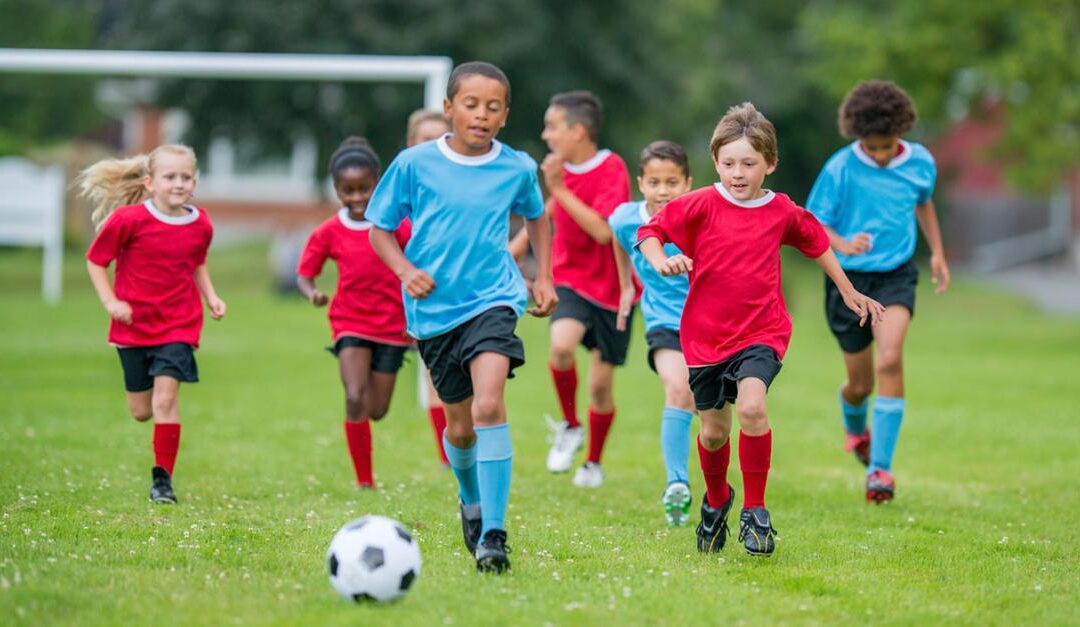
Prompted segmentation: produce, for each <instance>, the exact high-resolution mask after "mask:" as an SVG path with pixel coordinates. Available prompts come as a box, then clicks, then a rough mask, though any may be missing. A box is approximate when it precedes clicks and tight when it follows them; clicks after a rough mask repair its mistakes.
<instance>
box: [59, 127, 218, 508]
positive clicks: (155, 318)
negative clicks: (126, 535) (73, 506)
mask: <svg viewBox="0 0 1080 627" xmlns="http://www.w3.org/2000/svg"><path fill="white" fill-rule="evenodd" d="M79 184H80V188H81V193H82V195H83V196H85V197H87V198H89V199H90V200H91V201H92V202H93V203H94V205H95V209H94V214H93V216H92V217H93V220H94V224H95V225H96V226H97V228H98V233H97V236H96V237H95V238H94V241H93V243H91V244H90V249H89V250H88V251H87V252H86V269H87V272H89V273H90V282H91V283H93V285H94V290H95V291H96V292H97V295H98V298H99V299H100V300H101V304H102V305H104V307H105V311H107V312H108V313H109V317H110V318H111V319H112V321H111V323H110V326H109V343H110V344H112V345H113V346H115V347H116V349H117V351H118V353H119V354H120V366H121V367H122V368H123V370H124V387H125V388H126V389H127V401H128V408H129V409H130V410H131V415H132V416H133V417H134V418H135V420H138V421H139V422H145V421H146V420H149V419H150V418H151V417H153V419H154V443H153V448H154V466H153V468H152V469H151V473H150V474H151V478H152V479H153V484H152V486H151V488H150V500H151V501H153V502H154V503H176V493H175V492H174V491H173V486H172V475H173V470H174V467H175V464H176V454H177V452H178V451H179V449H180V411H179V407H178V403H177V396H178V394H179V392H180V382H181V381H183V382H186V383H195V382H196V381H198V380H199V369H198V367H197V365H196V363H195V349H197V348H198V347H199V335H200V334H201V332H202V325H203V311H202V303H201V302H200V299H199V295H200V293H201V294H202V298H204V299H205V300H206V305H207V307H209V308H210V316H211V317H212V318H213V319H214V320H220V319H221V318H222V317H223V316H224V315H225V302H224V301H222V300H221V299H220V298H218V295H217V292H215V291H214V284H213V283H212V282H211V281H210V271H209V270H207V268H206V252H207V250H208V249H209V248H210V240H211V238H212V237H213V234H214V229H213V226H211V224H210V218H208V217H207V215H206V210H205V209H200V208H197V207H195V206H193V205H190V204H188V201H189V200H191V194H192V192H193V191H194V189H195V153H194V151H192V150H191V148H188V147H187V146H180V145H175V144H167V145H164V146H159V147H157V148H155V149H154V150H152V151H151V152H150V154H147V155H138V156H136V157H132V158H130V159H106V160H104V161H99V162H98V163H96V164H94V165H92V166H90V167H89V168H87V169H86V170H84V171H83V172H82V174H81V175H80V177H79ZM114 260H115V261H116V273H115V280H114V282H113V284H110V282H109V270H108V268H109V265H110V264H111V263H112V262H113V261H114ZM114 286H115V287H114Z"/></svg>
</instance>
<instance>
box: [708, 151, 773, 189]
mask: <svg viewBox="0 0 1080 627" xmlns="http://www.w3.org/2000/svg"><path fill="white" fill-rule="evenodd" d="M713 164H714V165H715V166H716V173H717V174H719V175H720V184H721V185H723V186H724V188H725V189H727V191H728V193H730V194H731V195H732V196H733V197H734V198H735V199H736V200H754V199H756V198H760V197H761V184H762V183H764V182H765V177H766V176H767V175H769V174H772V173H773V170H775V169H776V164H775V163H774V164H771V165H770V164H769V163H767V162H766V161H765V156H764V155H762V154H761V153H760V152H758V151H757V150H756V149H755V148H754V147H753V146H752V145H751V144H750V140H748V139H747V138H745V137H740V138H739V139H738V140H736V141H733V142H731V143H728V144H724V145H723V146H721V147H720V149H719V150H717V151H716V156H715V158H714V160H713Z"/></svg>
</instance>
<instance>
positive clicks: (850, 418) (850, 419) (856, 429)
mask: <svg viewBox="0 0 1080 627" xmlns="http://www.w3.org/2000/svg"><path fill="white" fill-rule="evenodd" d="M868 400H869V399H863V402H862V404H861V405H852V404H851V403H848V402H847V401H845V400H844V395H843V394H840V410H841V411H842V412H843V414H844V429H847V432H848V433H850V434H851V435H862V434H863V433H866V405H867V403H868ZM874 428H875V429H876V428H877V425H875V426H874ZM875 435H877V434H875Z"/></svg>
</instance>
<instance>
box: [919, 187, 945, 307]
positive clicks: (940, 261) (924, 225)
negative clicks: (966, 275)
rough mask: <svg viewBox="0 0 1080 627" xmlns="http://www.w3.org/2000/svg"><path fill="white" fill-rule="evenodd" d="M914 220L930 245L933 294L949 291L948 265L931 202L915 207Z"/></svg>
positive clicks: (932, 202) (935, 213)
mask: <svg viewBox="0 0 1080 627" xmlns="http://www.w3.org/2000/svg"><path fill="white" fill-rule="evenodd" d="M915 219H916V220H917V221H918V222H919V229H920V230H922V233H923V237H925V238H926V243H927V244H929V245H930V282H931V283H933V284H934V285H936V286H937V287H936V288H934V293H936V294H940V293H942V292H944V291H945V290H947V289H949V281H950V280H951V277H950V276H949V264H948V263H946V262H945V246H944V245H943V244H942V243H941V226H940V225H939V224H938V217H937V208H936V207H935V206H934V201H933V200H927V201H926V202H924V203H922V204H919V205H915Z"/></svg>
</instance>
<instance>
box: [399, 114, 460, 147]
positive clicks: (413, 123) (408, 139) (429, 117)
mask: <svg viewBox="0 0 1080 627" xmlns="http://www.w3.org/2000/svg"><path fill="white" fill-rule="evenodd" d="M424 122H442V123H443V124H445V125H446V128H448V129H449V128H450V123H449V122H447V121H446V116H445V115H443V112H442V111H435V110H434V109H417V110H416V111H413V112H412V113H411V114H410V115H409V123H408V126H407V127H406V129H407V130H406V131H405V145H406V146H412V145H413V144H414V143H415V142H416V133H417V131H419V130H420V125H421V124H423V123H424Z"/></svg>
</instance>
